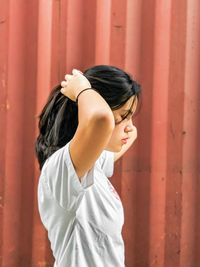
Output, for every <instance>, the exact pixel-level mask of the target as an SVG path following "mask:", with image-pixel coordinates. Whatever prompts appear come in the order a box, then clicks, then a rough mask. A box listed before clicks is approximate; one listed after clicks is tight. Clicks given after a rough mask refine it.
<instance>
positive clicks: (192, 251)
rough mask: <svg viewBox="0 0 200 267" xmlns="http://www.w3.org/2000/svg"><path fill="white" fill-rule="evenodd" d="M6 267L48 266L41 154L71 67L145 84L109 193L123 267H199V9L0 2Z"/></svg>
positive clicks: (187, 4)
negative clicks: (51, 103)
mask: <svg viewBox="0 0 200 267" xmlns="http://www.w3.org/2000/svg"><path fill="white" fill-rule="evenodd" d="M0 6H1V9H0V34H1V40H2V41H1V42H0V75H1V82H0V121H1V127H0V138H1V145H0V240H1V242H0V266H2V267H18V266H20V267H48V266H49V267H50V266H53V263H54V258H53V255H52V251H51V248H50V243H49V241H48V236H47V232H46V230H45V229H44V226H43V225H42V223H41V220H40V217H39V212H38V206H37V184H38V178H39V175H40V171H39V166H38V162H37V160H36V157H35V151H34V144H35V139H36V136H37V135H38V115H39V114H40V112H41V109H42V107H43V106H44V104H45V103H46V101H47V98H48V96H49V93H50V91H51V90H52V88H53V87H55V86H56V85H58V84H59V83H60V82H61V81H62V80H63V79H64V75H65V74H66V73H69V72H71V71H72V69H73V68H77V69H81V70H82V71H84V70H85V69H87V68H88V67H90V66H92V65H96V64H109V65H116V66H118V67H120V68H123V69H125V70H126V71H127V72H128V73H130V74H131V75H132V76H133V78H134V79H135V80H136V81H138V82H139V83H141V84H142V90H143V93H142V109H141V111H140V113H139V115H138V116H137V117H136V118H135V121H134V123H135V125H136V126H137V129H138V138H137V140H136V142H135V143H134V144H133V146H132V147H131V148H130V149H129V151H128V152H127V153H126V154H125V155H124V157H123V158H122V159H120V160H119V161H117V162H116V163H115V171H114V176H113V178H112V179H111V182H112V183H113V184H114V186H115V187H116V189H117V191H118V192H119V194H120V196H121V199H122V202H123V205H124V213H125V224H124V228H123V237H124V241H125V253H126V266H127V267H145V266H149V267H171V266H172V267H198V266H200V256H199V255H200V230H199V229H200V223H199V221H200V209H199V201H200V200H199V194H200V189H199V185H200V175H199V173H200V168H199V166H200V152H199V151H200V150H199V147H200V141H199V140H200V139H199V136H200V124H199V122H200V121H199V116H200V91H199V86H200V78H199V71H200V50H199V47H200V24H199V20H200V15H199V14H200V2H199V1H198V0H194V1H186V0H184V1H182V0H175V1H159V0H148V1H142V0H96V1H93V0H49V1H46V0H41V1H31V0H28V1H25V0H19V1H14V0H11V1H3V0H0Z"/></svg>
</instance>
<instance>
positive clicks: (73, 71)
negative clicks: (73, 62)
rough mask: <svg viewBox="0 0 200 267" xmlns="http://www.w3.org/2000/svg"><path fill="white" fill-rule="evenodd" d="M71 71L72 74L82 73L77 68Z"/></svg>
mask: <svg viewBox="0 0 200 267" xmlns="http://www.w3.org/2000/svg"><path fill="white" fill-rule="evenodd" d="M72 73H73V74H74V75H77V74H79V73H80V74H83V73H82V72H81V71H80V70H77V69H73V70H72Z"/></svg>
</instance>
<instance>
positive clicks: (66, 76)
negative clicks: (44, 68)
mask: <svg viewBox="0 0 200 267" xmlns="http://www.w3.org/2000/svg"><path fill="white" fill-rule="evenodd" d="M72 77H73V75H70V74H67V75H65V80H70V79H71V78H72Z"/></svg>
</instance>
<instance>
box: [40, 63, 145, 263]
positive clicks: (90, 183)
mask: <svg viewBox="0 0 200 267" xmlns="http://www.w3.org/2000/svg"><path fill="white" fill-rule="evenodd" d="M65 78H66V81H63V82H62V83H61V86H57V87H56V88H55V89H54V90H53V91H52V92H51V94H50V96H49V99H48V101H47V104H46V105H45V106H44V108H43V110H42V112H41V114H40V116H39V118H40V120H39V130H40V134H39V136H38V138H37V141H36V154H37V157H38V161H39V165H40V170H41V175H40V179H39V184H38V206H39V213H40V217H41V220H42V223H43V224H44V226H45V228H46V229H47V231H48V237H49V240H50V242H51V248H52V251H53V255H54V257H55V264H54V266H56V267H124V266H125V265H124V264H125V263H124V242H123V239H122V235H121V231H122V226H123V222H124V214H123V206H122V203H121V200H120V198H119V196H118V194H117V192H116V191H115V189H114V187H113V186H112V184H111V183H110V181H109V180H108V177H111V176H112V174H113V166H114V161H116V160H117V159H119V158H120V157H121V156H122V155H123V154H124V153H125V151H127V149H128V148H129V147H130V146H131V145H132V143H133V142H134V140H135V139H136V137H137V131H136V128H135V126H134V125H133V123H132V116H133V114H134V113H135V111H136V107H137V105H138V101H139V94H140V90H141V89H140V85H138V84H137V83H136V82H135V81H133V80H132V79H131V77H130V76H129V75H128V74H127V73H126V72H124V71H123V70H121V69H119V68H117V67H114V66H106V65H99V66H94V67H92V68H89V69H88V70H86V71H85V73H84V75H83V74H82V73H81V72H80V71H78V70H73V72H72V75H66V76H65Z"/></svg>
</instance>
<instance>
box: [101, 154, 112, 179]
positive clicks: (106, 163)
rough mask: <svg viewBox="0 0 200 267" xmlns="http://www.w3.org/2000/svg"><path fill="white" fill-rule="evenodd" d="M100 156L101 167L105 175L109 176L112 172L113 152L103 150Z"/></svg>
mask: <svg viewBox="0 0 200 267" xmlns="http://www.w3.org/2000/svg"><path fill="white" fill-rule="evenodd" d="M101 157H102V159H101V168H102V170H103V172H104V174H105V176H106V177H108V178H109V177H111V176H112V175H113V172H114V152H111V151H108V150H104V151H103V153H102V155H101Z"/></svg>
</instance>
